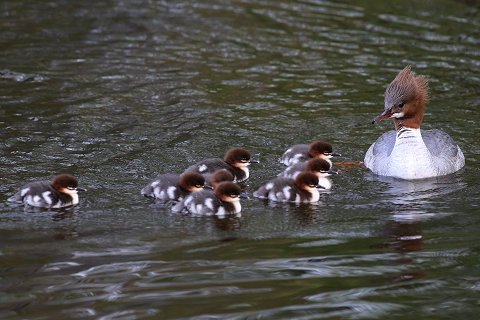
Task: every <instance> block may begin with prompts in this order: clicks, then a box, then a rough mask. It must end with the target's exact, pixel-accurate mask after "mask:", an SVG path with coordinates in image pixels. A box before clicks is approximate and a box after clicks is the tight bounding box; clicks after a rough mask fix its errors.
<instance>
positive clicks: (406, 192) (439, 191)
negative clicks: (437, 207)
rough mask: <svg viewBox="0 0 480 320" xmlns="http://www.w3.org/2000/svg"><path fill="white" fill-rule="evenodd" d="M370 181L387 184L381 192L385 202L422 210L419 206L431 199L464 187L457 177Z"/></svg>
mask: <svg viewBox="0 0 480 320" xmlns="http://www.w3.org/2000/svg"><path fill="white" fill-rule="evenodd" d="M370 179H372V180H374V181H380V182H384V183H387V184H388V188H387V189H386V190H385V191H384V192H383V193H384V194H386V195H387V197H386V199H385V200H384V201H385V202H388V203H392V204H396V205H409V206H410V208H411V207H412V206H415V207H417V209H423V208H420V207H419V206H423V205H425V204H428V203H430V202H431V199H433V198H437V197H440V196H443V195H446V194H448V193H451V192H454V191H457V190H460V189H463V188H464V187H465V183H464V182H463V179H462V178H461V177H460V176H458V175H449V176H441V177H436V178H431V179H424V180H415V181H409V180H400V179H395V178H392V177H383V176H373V175H372V176H370Z"/></svg>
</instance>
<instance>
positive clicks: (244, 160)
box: [240, 158, 248, 162]
mask: <svg viewBox="0 0 480 320" xmlns="http://www.w3.org/2000/svg"><path fill="white" fill-rule="evenodd" d="M240 161H242V162H248V159H247V158H242V159H240Z"/></svg>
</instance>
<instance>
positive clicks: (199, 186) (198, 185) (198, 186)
mask: <svg viewBox="0 0 480 320" xmlns="http://www.w3.org/2000/svg"><path fill="white" fill-rule="evenodd" d="M195 187H197V188H201V187H203V185H202V184H197V185H196V186H195Z"/></svg>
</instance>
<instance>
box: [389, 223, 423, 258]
mask: <svg viewBox="0 0 480 320" xmlns="http://www.w3.org/2000/svg"><path fill="white" fill-rule="evenodd" d="M384 233H385V236H386V237H388V240H387V241H386V242H384V243H383V245H382V247H384V248H390V249H393V250H394V251H398V252H412V251H420V250H422V245H423V237H422V230H421V228H420V224H419V223H418V221H405V220H391V221H389V223H388V224H387V225H386V226H385V230H384Z"/></svg>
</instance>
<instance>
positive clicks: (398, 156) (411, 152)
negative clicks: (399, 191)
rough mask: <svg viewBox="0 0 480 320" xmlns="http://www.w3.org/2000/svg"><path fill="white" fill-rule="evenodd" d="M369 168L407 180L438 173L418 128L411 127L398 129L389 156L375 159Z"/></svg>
mask: <svg viewBox="0 0 480 320" xmlns="http://www.w3.org/2000/svg"><path fill="white" fill-rule="evenodd" d="M370 169H371V170H372V171H373V172H374V173H376V174H379V175H383V176H390V177H396V178H400V179H407V180H411V179H424V178H429V177H434V176H437V175H438V173H437V170H436V168H435V165H434V162H433V159H432V155H431V154H430V152H429V151H428V149H427V146H426V145H425V143H424V142H423V139H422V134H421V131H420V129H411V128H405V129H402V130H400V131H398V132H397V136H396V139H395V145H394V147H393V150H392V153H391V154H390V156H389V157H383V158H377V159H375V161H374V163H372V167H371V168H370Z"/></svg>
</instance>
